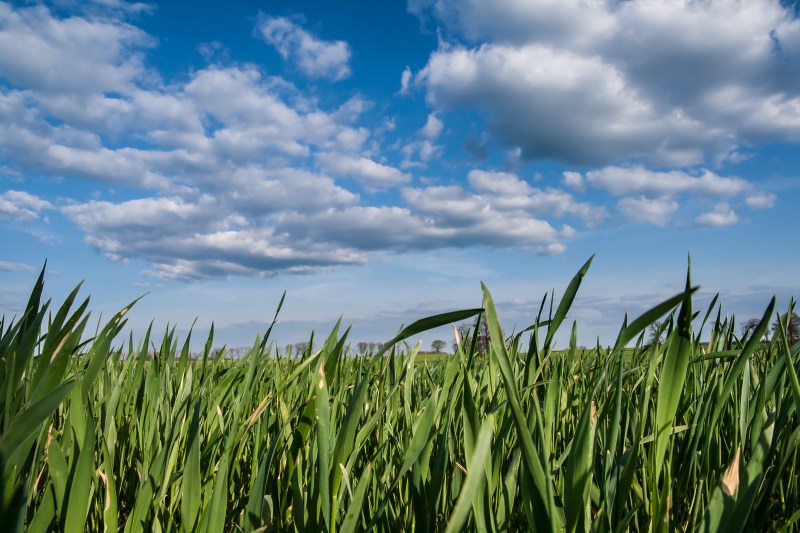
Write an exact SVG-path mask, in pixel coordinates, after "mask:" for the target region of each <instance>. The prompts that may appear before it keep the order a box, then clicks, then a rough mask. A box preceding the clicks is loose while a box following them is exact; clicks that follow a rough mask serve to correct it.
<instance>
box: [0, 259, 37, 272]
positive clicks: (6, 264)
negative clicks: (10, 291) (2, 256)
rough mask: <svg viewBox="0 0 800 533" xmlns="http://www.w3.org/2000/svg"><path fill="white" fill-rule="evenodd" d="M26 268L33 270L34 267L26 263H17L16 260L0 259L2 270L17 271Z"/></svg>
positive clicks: (0, 268)
mask: <svg viewBox="0 0 800 533" xmlns="http://www.w3.org/2000/svg"><path fill="white" fill-rule="evenodd" d="M20 270H24V271H26V272H32V271H33V267H32V266H30V265H26V264H25V263H15V262H14V261H0V272H17V271H20Z"/></svg>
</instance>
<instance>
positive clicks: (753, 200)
mask: <svg viewBox="0 0 800 533" xmlns="http://www.w3.org/2000/svg"><path fill="white" fill-rule="evenodd" d="M775 200H776V196H775V195H774V194H772V193H767V194H754V195H752V196H748V197H747V199H746V200H745V203H746V204H747V207H749V208H750V209H768V208H771V207H774V206H775Z"/></svg>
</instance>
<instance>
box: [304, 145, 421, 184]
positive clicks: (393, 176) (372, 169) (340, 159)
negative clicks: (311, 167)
mask: <svg viewBox="0 0 800 533" xmlns="http://www.w3.org/2000/svg"><path fill="white" fill-rule="evenodd" d="M315 157H316V159H317V161H318V162H319V164H320V166H321V167H322V168H323V169H325V171H326V172H329V173H331V174H334V175H336V176H339V177H343V178H352V179H355V180H358V181H360V182H362V183H364V185H366V186H368V187H392V186H396V185H402V184H403V183H406V182H408V181H409V180H410V179H411V176H409V175H408V174H404V173H403V172H401V171H399V170H398V169H396V168H394V167H392V166H389V165H384V164H381V163H378V162H376V161H373V160H372V159H368V158H366V157H355V156H351V155H347V154H341V153H335V152H320V153H317V154H316V156H315Z"/></svg>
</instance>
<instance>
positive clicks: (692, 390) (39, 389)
mask: <svg viewBox="0 0 800 533" xmlns="http://www.w3.org/2000/svg"><path fill="white" fill-rule="evenodd" d="M590 263H591V260H590V261H589V262H587V263H586V264H585V265H584V266H583V268H581V270H580V271H579V272H578V274H577V275H576V276H575V277H574V279H573V280H572V282H571V283H570V285H569V286H568V287H567V289H566V291H565V293H564V295H563V297H562V298H561V300H559V301H558V302H551V305H550V306H549V311H547V312H546V313H545V305H544V304H543V305H542V308H541V309H540V311H539V316H537V317H536V319H535V321H534V323H533V324H532V325H531V327H530V328H526V329H525V330H523V331H522V332H521V333H517V334H515V335H513V336H511V337H505V336H504V333H503V331H502V330H501V327H500V320H499V318H498V315H497V312H496V309H495V305H494V303H493V301H492V297H491V295H490V293H489V290H488V289H487V288H486V287H483V306H482V307H481V308H477V309H471V310H465V311H458V312H454V313H447V314H444V315H437V316H433V317H428V318H426V319H423V320H420V321H419V322H416V323H414V324H412V325H411V326H409V327H408V328H406V329H404V330H402V331H401V332H400V333H399V334H398V335H397V337H396V338H395V339H393V340H392V341H391V342H390V343H387V344H386V345H385V348H384V349H383V350H382V351H381V352H379V353H378V354H376V355H374V356H371V357H365V356H359V357H355V356H351V355H349V354H348V352H347V347H348V344H347V342H348V332H349V330H346V331H344V332H342V331H341V328H340V326H339V325H338V324H337V326H336V327H335V328H334V329H333V331H332V332H331V333H330V335H329V336H328V337H327V339H326V340H325V341H324V343H323V345H322V347H321V348H320V349H319V350H317V351H314V352H311V351H310V350H309V351H306V353H304V354H302V356H301V357H298V358H294V359H288V360H287V359H281V358H280V357H278V353H279V352H278V351H277V350H276V349H275V348H274V346H273V345H272V344H270V341H269V335H270V331H269V330H268V331H267V332H266V334H265V337H264V338H263V339H259V340H258V341H257V342H256V343H255V344H254V345H253V347H252V349H251V350H250V352H249V353H247V355H246V356H244V357H243V358H241V359H239V360H233V361H232V360H227V359H225V357H224V350H222V351H219V352H218V353H216V354H215V355H214V354H212V351H211V346H212V343H213V329H212V332H211V334H210V335H209V337H208V340H207V342H206V348H205V351H204V353H203V355H202V358H200V359H193V358H191V357H190V352H189V345H190V338H186V339H184V340H183V342H180V340H179V339H178V338H177V337H176V335H175V333H174V329H173V330H169V331H166V332H165V333H164V334H163V336H161V337H160V338H159V340H158V341H155V339H154V338H153V336H152V335H151V331H149V330H148V332H147V334H146V335H145V337H144V339H142V340H141V341H139V342H135V341H134V340H133V339H129V340H128V341H127V343H125V344H124V345H123V346H121V347H117V345H116V344H115V339H116V337H117V335H118V334H119V333H120V331H121V330H122V328H123V327H124V325H125V318H124V315H125V314H126V312H127V309H128V308H126V309H125V310H123V311H122V312H120V313H119V314H117V315H115V316H114V317H112V319H111V320H110V321H109V322H108V324H107V325H106V326H105V327H103V328H98V331H96V332H94V333H93V334H91V335H90V334H89V332H87V330H86V328H87V324H88V319H89V316H88V314H87V308H88V299H86V300H83V301H80V303H78V302H79V300H78V299H77V295H78V292H79V289H78V288H76V289H75V291H74V292H73V293H72V294H70V295H69V297H68V298H67V299H66V301H65V302H64V303H63V304H62V305H61V307H59V308H58V310H55V312H51V310H50V309H51V305H50V302H42V301H41V299H42V290H43V282H44V277H43V274H44V271H43V273H42V276H40V277H39V279H38V281H37V282H36V284H35V286H34V288H33V291H32V294H31V297H30V300H29V302H28V304H27V306H26V309H25V312H24V313H23V315H22V316H21V317H20V318H19V319H18V320H16V321H14V320H11V319H9V320H8V321H6V319H5V318H4V319H3V320H2V321H0V384H1V385H2V386H1V387H0V426H1V428H0V430H1V431H2V436H0V451H1V452H2V459H3V461H4V463H3V466H2V468H3V475H2V496H3V500H2V509H0V514H1V515H2V516H0V524H3V525H4V526H6V527H9V528H11V527H12V526H13V527H15V528H16V529H25V530H28V531H32V532H38V531H48V530H65V531H80V530H82V529H87V530H98V531H99V530H103V531H118V530H123V531H126V532H128V531H130V532H133V531H176V532H178V531H187V532H188V531H240V530H242V531H253V530H262V531H265V530H266V531H285V530H297V531H330V532H341V533H345V532H350V531H366V530H380V531H401V530H412V529H414V530H418V531H460V530H474V531H487V532H489V531H491V532H495V531H517V530H525V529H530V530H535V531H569V532H573V531H604V532H605V531H626V530H633V531H667V530H673V529H679V530H697V531H745V530H747V531H752V530H776V529H781V528H784V529H787V530H791V529H793V528H796V527H797V521H798V517H800V494H799V493H798V489H799V487H798V476H797V469H798V467H799V466H800V461H798V443H799V442H800V421H799V419H798V416H800V415H799V414H798V408H800V384H799V383H798V377H797V374H798V351H800V345H798V344H796V345H794V346H789V345H788V343H787V341H786V335H785V327H784V328H783V329H780V328H779V330H778V331H777V332H776V333H775V334H774V335H773V336H772V340H770V341H769V342H765V341H763V340H762V339H763V335H764V333H765V332H766V330H767V326H768V323H769V322H770V320H771V319H772V316H773V314H774V313H775V312H776V310H775V301H774V299H773V301H772V302H770V304H769V306H768V307H767V309H766V311H765V313H764V317H763V319H762V320H761V322H760V324H759V325H758V327H756V328H755V330H754V331H753V332H752V334H751V335H750V336H749V337H747V338H744V339H739V338H737V337H736V335H735V334H734V323H733V320H732V319H727V318H724V317H723V315H722V313H721V311H720V310H719V308H718V307H717V306H716V299H715V301H714V302H712V304H711V305H710V306H709V307H708V309H706V310H704V311H703V312H701V313H700V312H697V311H695V310H694V309H693V308H692V294H693V292H694V288H693V287H692V286H691V280H690V279H689V277H688V276H687V281H686V288H685V290H684V291H682V292H681V293H679V294H677V295H675V296H674V297H673V298H670V299H668V300H666V301H665V302H663V303H661V304H659V305H657V306H655V307H654V308H653V309H651V310H649V311H647V312H646V313H644V314H643V315H642V316H640V317H637V318H635V319H634V320H630V321H628V320H626V321H625V322H624V323H623V325H622V327H621V328H620V332H619V337H618V339H617V342H616V343H615V345H614V346H612V347H609V348H603V347H600V346H597V347H596V348H594V349H590V350H580V349H578V348H577V347H576V338H577V334H576V331H577V326H576V324H575V323H574V322H573V323H572V324H571V332H569V329H568V328H569V326H570V324H569V322H568V319H567V317H568V311H569V308H570V305H571V304H572V301H573V299H574V298H575V295H576V293H577V291H578V288H579V286H580V284H581V281H582V279H583V277H584V275H585V274H586V272H587V270H588V268H589V265H590ZM129 307H130V306H129ZM476 315H480V320H485V321H486V323H487V325H488V329H489V331H490V334H491V348H490V350H489V351H488V353H476V350H475V345H476V343H475V336H474V335H472V334H469V335H467V336H466V337H465V338H462V339H460V342H459V348H458V350H457V353H456V354H454V355H453V356H451V357H447V358H443V359H442V360H440V361H430V360H428V361H425V362H420V363H419V364H416V363H415V358H416V353H417V352H416V349H415V348H412V347H410V346H408V345H407V344H406V343H405V340H406V339H407V338H409V337H411V336H412V335H415V334H417V333H420V332H422V331H425V330H428V329H431V328H433V327H438V326H441V325H444V324H449V323H452V322H455V321H459V320H464V319H467V318H470V317H474V316H476ZM276 316H277V315H276ZM659 320H660V321H661V326H660V327H661V329H662V332H663V333H665V334H666V340H665V341H664V342H654V343H650V344H647V343H646V342H645V335H644V332H645V331H646V329H647V328H648V326H650V324H652V323H654V322H656V321H659ZM273 324H274V322H273ZM565 325H566V328H567V330H568V333H566V334H564V333H563V332H562V335H563V336H565V337H569V338H570V344H569V348H568V349H566V350H554V348H553V342H554V338H555V334H556V331H560V330H561V329H563V328H562V327H563V326H565ZM270 330H271V327H270ZM704 331H706V333H704ZM190 336H191V335H190ZM701 338H703V339H708V341H707V342H701ZM309 345H310V344H309Z"/></svg>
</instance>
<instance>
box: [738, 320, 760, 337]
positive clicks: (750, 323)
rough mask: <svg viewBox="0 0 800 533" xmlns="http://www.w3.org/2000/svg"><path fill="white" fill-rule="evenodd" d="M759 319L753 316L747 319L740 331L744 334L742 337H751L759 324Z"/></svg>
mask: <svg viewBox="0 0 800 533" xmlns="http://www.w3.org/2000/svg"><path fill="white" fill-rule="evenodd" d="M758 323H759V320H758V319H757V318H751V319H749V320H745V321H744V322H743V323H742V324H741V325H740V326H739V331H740V332H741V334H742V336H741V339H742V340H744V339H745V338H747V337H749V336H750V334H751V333H753V330H754V329H756V326H758Z"/></svg>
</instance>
